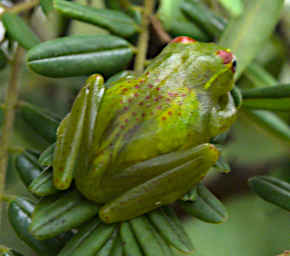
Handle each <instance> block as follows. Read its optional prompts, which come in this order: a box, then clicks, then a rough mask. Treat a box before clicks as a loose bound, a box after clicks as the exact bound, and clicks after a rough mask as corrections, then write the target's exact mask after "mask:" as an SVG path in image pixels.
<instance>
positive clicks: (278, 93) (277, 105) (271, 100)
mask: <svg viewBox="0 0 290 256" xmlns="http://www.w3.org/2000/svg"><path fill="white" fill-rule="evenodd" d="M243 98H244V103H243V107H245V108H250V109H265V110H276V111H290V84H287V85H277V86H271V87H264V88H255V89H250V90H244V91H243Z"/></svg>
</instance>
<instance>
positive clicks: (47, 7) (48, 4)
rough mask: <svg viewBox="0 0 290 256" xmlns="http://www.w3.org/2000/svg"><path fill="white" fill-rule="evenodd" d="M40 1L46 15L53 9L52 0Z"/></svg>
mask: <svg viewBox="0 0 290 256" xmlns="http://www.w3.org/2000/svg"><path fill="white" fill-rule="evenodd" d="M39 3H40V6H41V8H42V10H43V12H44V13H45V15H48V14H49V13H51V12H52V11H53V5H52V0H39Z"/></svg>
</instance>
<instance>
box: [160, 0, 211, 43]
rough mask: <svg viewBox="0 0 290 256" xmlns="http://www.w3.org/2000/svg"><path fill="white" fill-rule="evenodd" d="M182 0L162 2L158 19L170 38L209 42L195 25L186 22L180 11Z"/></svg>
mask: <svg viewBox="0 0 290 256" xmlns="http://www.w3.org/2000/svg"><path fill="white" fill-rule="evenodd" d="M182 2H183V0H174V1H172V0H162V1H161V3H160V5H159V9H158V18H159V19H160V21H161V23H162V25H163V26H164V28H165V29H166V31H168V32H169V33H170V34H171V35H172V36H190V37H192V38H194V39H196V40H200V41H209V40H210V36H209V35H208V34H207V33H205V32H204V31H203V30H201V29H200V28H199V27H198V26H197V25H196V24H195V23H193V22H191V21H190V20H188V19H187V18H186V17H185V15H184V14H183V13H182V11H181V9H180V5H181V3H182Z"/></svg>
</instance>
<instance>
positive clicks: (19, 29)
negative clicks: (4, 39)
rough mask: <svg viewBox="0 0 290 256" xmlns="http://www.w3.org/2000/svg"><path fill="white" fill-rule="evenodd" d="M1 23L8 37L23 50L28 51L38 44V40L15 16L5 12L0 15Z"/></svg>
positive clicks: (20, 19)
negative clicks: (0, 17) (0, 16)
mask: <svg viewBox="0 0 290 256" xmlns="http://www.w3.org/2000/svg"><path fill="white" fill-rule="evenodd" d="M2 22H3V25H4V26H5V28H6V30H7V32H8V34H9V36H10V37H11V38H13V39H14V40H15V41H17V42H18V43H19V44H20V45H21V46H22V47H23V48H25V49H30V48H32V47H33V46H35V45H37V44H39V43H40V40H39V38H38V37H37V36H36V35H35V34H34V32H32V30H31V29H30V28H29V27H28V26H27V25H26V23H25V22H24V21H23V20H22V18H20V17H19V16H18V15H17V14H14V13H9V12H5V13H4V14H3V15H2Z"/></svg>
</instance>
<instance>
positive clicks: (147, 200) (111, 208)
mask: <svg viewBox="0 0 290 256" xmlns="http://www.w3.org/2000/svg"><path fill="white" fill-rule="evenodd" d="M176 154H178V155H179V156H180V158H179V159H176V157H175V158H172V160H171V161H170V159H169V158H168V157H166V155H163V156H162V158H160V157H158V158H159V160H160V163H159V166H160V168H164V167H165V166H167V170H165V171H164V172H162V174H160V175H157V176H155V177H153V178H151V179H149V180H147V181H146V182H144V183H142V184H140V185H138V186H136V187H134V188H132V189H130V190H128V191H126V192H125V193H123V194H122V195H121V196H120V197H118V198H116V199H114V200H112V201H111V202H109V203H107V204H106V205H105V206H103V207H102V208H101V210H100V212H99V215H100V217H101V219H102V220H103V221H105V222H106V223H112V222H119V221H124V220H128V219H131V218H134V217H136V216H139V215H142V214H144V213H146V212H149V211H151V210H153V209H155V208H157V207H160V206H162V205H167V204H170V203H172V202H174V201H176V200H177V199H178V198H180V197H181V196H182V195H183V194H185V193H186V192H187V191H188V190H189V189H190V188H192V187H193V186H194V185H195V184H197V183H198V182H200V180H201V179H202V178H203V177H204V176H205V175H206V173H207V171H208V170H209V168H210V167H211V166H212V165H213V164H214V163H215V162H216V161H217V159H218V156H219V152H218V150H217V149H216V148H215V147H214V146H213V145H212V144H202V145H200V146H197V147H194V148H191V149H188V150H186V151H183V153H182V154H180V152H176ZM168 156H172V153H170V154H168ZM152 160H154V159H151V160H148V161H152ZM177 160H178V161H177ZM182 160H184V161H182ZM181 163H182V164H181ZM141 166H142V165H141ZM159 166H158V165H157V164H155V166H154V168H159ZM143 168H144V165H143ZM144 169H146V168H144ZM144 169H143V171H144ZM139 171H142V170H138V172H139Z"/></svg>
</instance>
